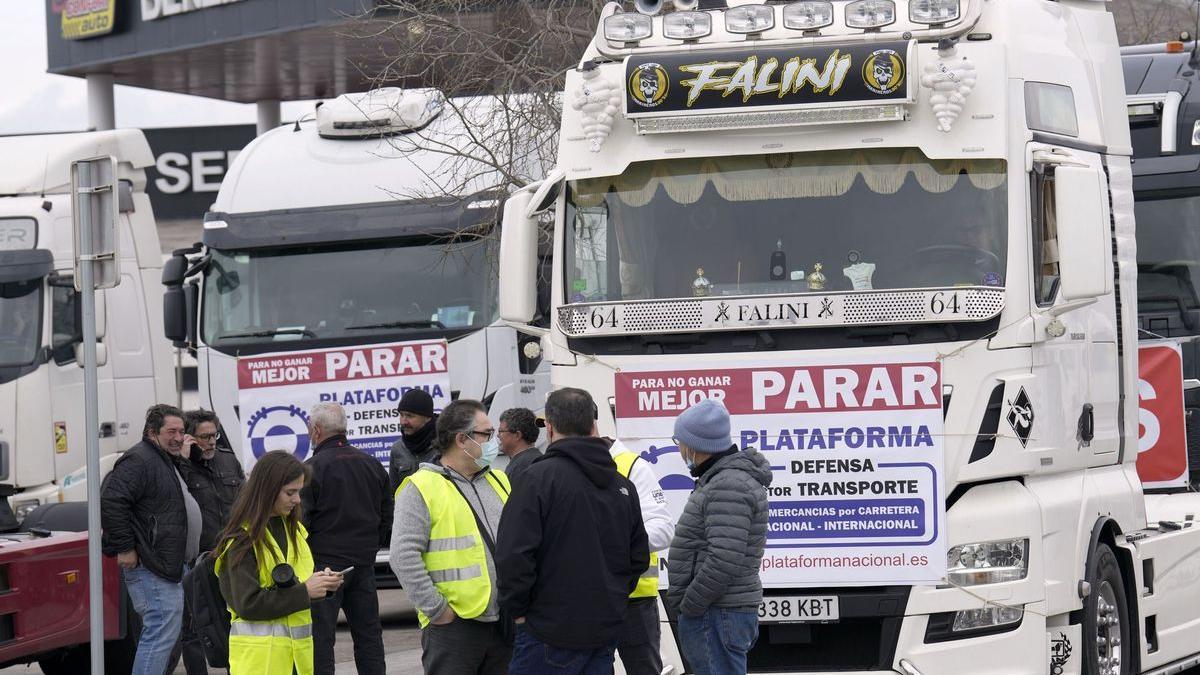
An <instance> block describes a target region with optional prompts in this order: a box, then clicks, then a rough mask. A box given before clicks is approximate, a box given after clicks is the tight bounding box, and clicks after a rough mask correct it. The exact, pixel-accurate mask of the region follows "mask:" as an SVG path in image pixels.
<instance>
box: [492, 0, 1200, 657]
mask: <svg viewBox="0 0 1200 675" xmlns="http://www.w3.org/2000/svg"><path fill="white" fill-rule="evenodd" d="M665 9H671V8H663V7H662V6H661V4H660V3H656V2H639V3H636V5H635V6H633V7H627V6H623V5H621V4H619V3H615V2H613V3H609V4H608V5H607V6H606V7H605V9H604V11H603V12H602V18H601V21H600V24H599V25H598V26H597V29H596V34H595V37H594V39H593V40H592V43H591V45H590V46H589V48H588V49H587V50H586V51H585V53H584V54H583V55H582V57H581V60H580V62H579V65H578V67H577V68H575V69H574V70H571V71H569V72H568V74H567V79H566V92H565V96H566V103H567V105H566V106H565V111H564V116H563V122H562V131H561V142H560V146H559V156H558V165H557V170H556V172H555V173H553V174H552V175H551V176H550V177H548V178H547V179H546V180H545V181H544V182H542V183H541V184H539V185H534V186H530V187H529V188H528V189H527V190H523V191H520V192H517V193H516V194H514V195H513V196H512V197H510V199H509V201H508V203H507V205H506V208H505V215H504V235H503V236H504V239H503V243H502V255H503V256H504V258H505V259H506V260H507V261H508V262H510V263H512V264H511V265H510V266H506V268H505V269H504V270H502V272H501V312H500V313H501V316H502V318H504V319H506V320H508V321H510V322H513V323H517V324H519V323H522V322H526V321H529V320H530V318H531V317H532V316H533V315H534V310H535V306H536V302H535V290H534V286H533V283H532V280H531V278H530V277H529V275H528V274H527V273H526V274H522V272H521V270H522V269H524V262H526V261H530V260H533V257H534V256H535V254H536V244H537V242H538V237H537V228H538V225H539V223H538V220H537V219H538V217H547V218H548V217H551V215H552V217H553V219H554V222H555V237H554V241H555V249H554V276H553V283H554V287H553V289H552V293H551V304H552V308H553V313H552V322H551V325H550V326H549V327H548V329H546V330H545V332H544V337H543V351H544V353H545V354H546V358H547V359H549V360H550V362H551V364H552V365H551V380H552V384H553V385H554V386H575V387H581V388H584V389H586V390H588V391H590V392H591V393H592V395H593V396H595V397H596V398H597V400H598V401H606V402H607V404H608V405H603V404H602V405H601V410H600V421H599V425H600V429H601V433H602V434H605V435H613V436H615V437H617V438H620V439H622V440H624V441H625V442H626V444H627V445H629V446H630V447H631V448H633V449H635V450H637V451H639V452H640V453H641V455H642V457H643V458H645V459H646V461H647V462H650V463H651V464H652V465H653V466H654V469H655V471H656V473H657V474H658V476H659V482H660V484H661V485H662V487H663V488H664V491H665V492H666V494H667V500H668V504H669V505H670V506H671V507H672V508H674V509H676V510H677V512H678V510H681V509H682V506H683V504H684V503H685V502H686V500H687V497H688V493H689V492H690V490H691V489H692V487H693V485H694V483H693V481H692V480H691V477H690V475H689V474H688V471H687V469H686V467H685V466H684V464H683V461H682V459H681V458H680V457H679V453H678V448H677V447H676V445H675V443H674V441H673V440H672V438H671V436H672V422H673V420H674V418H675V417H676V416H677V415H678V414H679V413H680V412H682V411H683V410H684V409H686V408H687V407H688V406H689V405H691V404H693V403H695V402H697V401H699V400H703V399H706V398H707V399H718V400H720V401H722V403H723V404H724V405H725V406H726V408H727V409H728V410H729V411H730V414H731V417H732V425H733V435H734V440H735V442H736V443H737V444H738V445H740V446H743V447H753V448H755V449H757V450H758V451H760V452H763V453H764V455H766V457H767V459H768V460H769V461H770V463H771V466H772V469H773V472H774V478H773V482H772V484H771V486H770V490H769V493H768V496H769V500H770V505H771V512H770V520H769V522H768V526H767V548H766V551H765V553H764V556H763V560H762V567H761V570H762V571H761V578H762V581H763V586H764V593H765V598H764V602H763V603H762V605H761V606H760V607H759V611H758V613H759V638H758V641H757V643H756V644H755V645H754V646H753V648H752V649H751V650H750V652H749V654H748V669H749V672H752V673H758V672H775V673H781V672H782V673H843V672H867V673H874V674H876V675H878V674H882V673H901V674H903V675H928V674H931V673H958V672H963V671H964V668H965V669H966V670H967V671H969V672H971V673H978V674H996V675H999V674H1000V673H1015V672H1019V673H1053V674H1055V675H1057V674H1059V673H1088V674H1089V675H1100V674H1101V673H1104V674H1109V673H1113V674H1117V675H1122V674H1125V673H1151V672H1153V673H1159V672H1175V670H1172V669H1179V668H1183V667H1186V666H1187V665H1191V664H1194V663H1196V658H1197V656H1196V652H1197V647H1196V644H1197V639H1200V624H1197V622H1196V621H1195V619H1194V611H1192V610H1190V609H1188V605H1189V604H1190V601H1185V600H1183V599H1182V598H1183V597H1194V594H1195V590H1196V589H1195V582H1194V581H1191V578H1192V576H1193V575H1189V574H1187V573H1186V572H1184V570H1185V569H1186V568H1187V567H1188V565H1189V563H1188V562H1187V561H1188V560H1189V559H1190V558H1192V557H1193V556H1195V555H1197V554H1200V537H1198V536H1197V533H1196V532H1195V531H1193V530H1192V528H1190V527H1187V526H1186V525H1185V523H1186V521H1187V520H1188V519H1189V518H1190V516H1189V515H1188V514H1193V515H1194V514H1195V512H1196V511H1197V510H1198V509H1197V507H1198V506H1200V505H1198V504H1197V503H1196V501H1195V499H1194V498H1193V497H1192V496H1191V495H1188V494H1179V495H1169V496H1168V497H1169V498H1170V499H1171V500H1172V501H1171V502H1170V505H1169V506H1167V505H1165V504H1159V505H1157V506H1156V511H1155V518H1154V519H1153V520H1148V518H1147V508H1148V507H1147V501H1146V499H1145V498H1144V494H1143V491H1142V487H1141V484H1140V482H1139V479H1138V475H1137V471H1136V469H1135V461H1136V458H1137V454H1138V453H1137V450H1138V429H1139V418H1138V408H1137V383H1138V375H1137V358H1136V354H1137V346H1138V343H1137V341H1138V338H1137V334H1138V325H1137V322H1138V316H1137V312H1136V311H1135V310H1134V308H1135V307H1136V306H1137V298H1138V295H1137V285H1138V270H1137V268H1136V264H1135V240H1134V237H1135V227H1134V213H1133V176H1132V171H1131V168H1130V155H1131V152H1132V148H1131V143H1130V135H1129V134H1130V132H1129V126H1128V117H1127V115H1126V109H1125V91H1124V87H1123V86H1122V82H1121V79H1120V77H1119V70H1118V68H1117V66H1118V60H1119V58H1120V53H1119V47H1118V44H1117V37H1116V31H1115V28H1114V25H1113V18H1112V15H1111V14H1109V13H1108V12H1107V11H1106V7H1105V3H1103V2H1097V1H1094V0H1062V1H1060V2H1052V1H1050V0H1005V2H984V1H981V0H911V1H907V2H906V1H904V0H896V1H893V0H855V1H854V2H838V3H832V2H823V1H816V0H807V1H798V2H791V3H782V4H775V3H766V4H762V3H758V2H746V1H742V0H730V1H729V2H719V1H718V2H702V3H700V4H699V7H696V6H695V4H693V3H689V2H677V3H675V7H674V8H673V9H674V11H664V10H665ZM664 582H665V580H664ZM661 617H662V621H663V624H662V628H663V630H662V635H663V654H664V659H665V661H666V662H667V663H669V664H670V665H671V667H672V668H673V669H674V672H689V671H690V666H689V664H688V663H687V660H686V658H685V657H686V655H685V654H681V653H680V652H679V650H678V649H677V647H676V645H677V641H676V639H675V634H674V631H675V629H676V617H674V616H673V613H672V610H671V609H670V606H669V605H668V604H664V607H663V611H662V612H661Z"/></svg>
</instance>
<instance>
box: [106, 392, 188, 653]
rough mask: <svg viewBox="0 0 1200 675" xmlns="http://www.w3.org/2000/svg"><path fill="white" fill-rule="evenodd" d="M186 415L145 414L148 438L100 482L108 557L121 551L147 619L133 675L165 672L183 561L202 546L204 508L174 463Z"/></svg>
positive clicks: (179, 607) (167, 410) (177, 620)
mask: <svg viewBox="0 0 1200 675" xmlns="http://www.w3.org/2000/svg"><path fill="white" fill-rule="evenodd" d="M183 428H184V427H183V413H182V412H180V411H179V409H178V408H175V407H173V406H169V405H156V406H152V407H151V408H150V410H148V411H147V412H146V426H145V429H144V430H143V438H142V442H141V443H138V444H137V445H135V446H133V447H132V448H130V449H128V450H126V451H125V453H124V454H123V455H122V456H121V458H120V459H118V460H117V463H116V464H115V465H114V466H113V469H112V471H111V472H109V474H108V476H106V477H105V478H104V482H103V484H102V485H101V488H100V524H101V526H102V527H103V528H104V534H103V539H102V542H103V544H102V545H103V548H104V553H105V555H110V556H116V557H117V565H118V566H120V568H121V576H122V577H123V578H124V580H125V586H126V588H127V589H128V590H129V599H130V600H131V601H132V603H133V608H134V610H135V611H137V613H138V614H139V615H141V617H142V634H141V637H140V638H139V640H138V648H137V656H136V657H135V658H134V663H133V672H134V675H143V674H147V675H151V674H152V675H160V674H161V673H163V672H164V671H165V670H166V668H167V663H168V661H169V659H170V656H171V649H172V647H174V646H175V642H176V640H177V639H178V638H179V629H180V627H181V625H182V623H183V586H182V585H181V584H180V581H181V580H182V578H183V568H184V564H185V563H186V562H188V561H191V560H193V559H195V557H196V555H197V554H198V552H199V548H200V529H201V518H200V507H199V506H198V505H197V504H196V500H195V499H193V498H192V496H191V494H189V493H188V491H187V489H186V486H185V485H184V484H183V478H182V477H181V476H180V475H179V471H178V469H177V468H176V464H177V463H178V462H180V461H182V459H181V458H180V457H179V455H180V452H181V451H182V450H183V435H184V433H183Z"/></svg>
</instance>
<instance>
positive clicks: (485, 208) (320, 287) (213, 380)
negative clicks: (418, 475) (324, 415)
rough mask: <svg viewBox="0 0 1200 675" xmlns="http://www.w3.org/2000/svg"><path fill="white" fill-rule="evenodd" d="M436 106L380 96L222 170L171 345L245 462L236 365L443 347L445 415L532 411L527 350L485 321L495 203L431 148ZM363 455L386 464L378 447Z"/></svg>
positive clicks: (178, 299) (443, 118)
mask: <svg viewBox="0 0 1200 675" xmlns="http://www.w3.org/2000/svg"><path fill="white" fill-rule="evenodd" d="M448 105H450V104H448V103H447V102H446V101H445V99H444V98H443V96H442V95H441V93H440V92H438V91H436V90H430V89H424V90H400V89H396V88H388V89H381V90H375V91H372V92H367V93H364V94H351V95H345V96H342V97H340V98H338V99H336V100H333V101H329V102H325V103H324V104H322V105H320V106H318V108H317V110H316V112H315V114H314V115H310V116H306V117H304V118H302V119H300V120H298V121H297V122H296V123H294V124H288V125H284V126H281V127H279V128H276V129H274V130H272V131H270V132H267V133H265V134H263V135H262V136H260V137H258V138H257V139H255V140H254V141H253V142H251V143H250V144H249V145H248V146H246V148H245V149H244V150H243V151H242V152H241V153H239V154H238V156H237V159H236V161H235V162H234V163H233V164H232V166H231V167H230V170H229V173H228V175H227V176H226V178H225V180H224V182H223V183H222V185H221V189H220V191H219V192H218V194H217V199H216V201H215V202H214V204H213V205H212V208H211V209H210V210H209V212H208V213H207V215H206V216H205V222H204V236H203V242H202V243H200V244H198V245H197V246H196V247H195V248H193V249H190V250H181V251H177V252H176V254H175V259H176V261H177V262H174V263H172V265H174V267H172V269H174V270H176V272H174V273H172V274H170V275H166V276H165V277H164V283H166V284H167V295H166V300H165V303H166V304H165V307H166V310H165V311H166V312H167V326H168V328H169V332H168V337H170V338H171V339H172V340H174V341H175V344H176V345H178V346H182V347H186V348H189V349H191V350H192V351H194V353H195V355H196V359H197V361H198V376H199V398H200V404H201V406H203V407H205V408H209V409H211V410H214V411H215V412H216V413H217V414H218V415H219V416H220V418H221V420H222V423H223V425H224V427H225V429H226V438H227V439H228V440H229V442H230V444H231V445H232V447H233V449H234V450H235V451H236V452H239V453H243V457H247V456H246V455H245V454H244V452H245V449H243V448H242V447H241V446H242V445H243V439H242V434H241V433H239V432H238V431H237V430H238V429H240V428H242V426H243V425H245V424H246V423H247V420H246V419H243V418H244V417H245V416H248V415H250V414H251V413H253V412H254V411H243V410H240V409H239V404H238V398H237V397H238V379H237V372H238V371H237V364H238V358H239V357H247V356H262V355H269V354H273V353H281V352H292V351H297V350H307V349H319V348H332V347H362V346H369V345H373V344H383V343H390V342H401V341H414V340H430V339H433V340H443V339H444V340H446V341H447V342H448V343H449V366H448V367H449V378H450V389H451V391H450V392H445V393H446V394H447V398H446V399H445V400H449V399H450V398H458V397H460V396H461V397H463V398H474V399H478V400H481V401H483V402H485V404H487V405H489V406H490V407H491V408H492V410H493V411H495V412H496V413H499V412H501V411H503V410H506V409H508V408H509V407H512V406H517V405H520V406H525V407H531V408H535V409H537V408H540V406H541V398H540V396H539V395H538V392H539V391H540V390H541V389H540V388H541V386H544V383H545V381H546V380H547V379H548V374H547V373H546V368H544V367H543V368H542V369H541V371H540V372H539V370H538V369H539V366H541V365H542V364H541V359H540V356H539V355H537V354H534V353H533V352H529V353H530V354H534V355H533V356H532V357H530V356H527V355H526V352H527V349H526V345H527V344H528V343H532V345H533V347H534V348H536V347H537V346H538V340H537V338H536V337H533V338H530V337H522V336H521V335H519V334H518V333H517V331H515V330H513V329H511V328H509V327H507V326H505V325H503V324H502V323H501V322H500V321H499V319H498V314H497V311H498V308H497V277H498V258H497V249H498V247H499V239H498V223H497V221H498V217H497V214H498V212H499V211H498V209H499V207H500V204H501V203H502V201H503V199H504V194H502V193H501V192H497V191H496V190H494V189H490V188H487V187H486V186H488V185H495V184H496V183H495V182H494V181H493V180H492V178H494V175H493V174H490V173H488V172H487V170H486V169H480V168H479V166H478V165H476V164H474V163H472V162H470V161H467V160H461V161H456V160H451V159H448V153H449V152H450V149H449V147H439V146H438V145H437V144H439V143H442V142H444V140H434V139H446V138H451V137H457V138H461V136H462V133H463V132H462V125H461V122H460V118H459V117H458V116H457V115H456V114H454V113H452V112H450V111H449V109H448V108H447V106H448ZM455 134H457V136H455ZM168 277H171V278H168ZM539 381H540V382H541V384H539ZM394 405H395V401H393V402H392V406H393V407H394ZM393 417H394V415H393ZM394 422H395V420H392V421H391V422H390V423H394ZM294 428H295V429H297V430H298V431H299V433H301V434H303V433H304V429H303V424H300V423H298V422H297V423H296V424H295V426H294ZM398 435H399V431H398V430H397V431H395V433H393V434H392V436H398ZM389 444H390V442H389ZM364 449H366V448H364ZM370 450H372V451H373V454H375V455H376V456H378V457H379V458H380V459H381V460H383V461H384V462H386V461H387V457H386V455H387V447H386V446H382V447H381V448H371V449H370ZM249 463H252V459H247V464H249Z"/></svg>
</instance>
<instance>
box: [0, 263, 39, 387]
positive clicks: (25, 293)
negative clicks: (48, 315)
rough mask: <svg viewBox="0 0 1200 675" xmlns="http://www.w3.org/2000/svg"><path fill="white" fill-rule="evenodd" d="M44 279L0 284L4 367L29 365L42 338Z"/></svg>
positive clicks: (1, 364)
mask: <svg viewBox="0 0 1200 675" xmlns="http://www.w3.org/2000/svg"><path fill="white" fill-rule="evenodd" d="M41 317H42V280H41V279H30V280H28V281H12V282H8V283H3V284H0V367H12V366H28V365H31V364H32V363H33V362H34V361H35V360H37V357H38V350H39V348H40V347H41V341H42V332H41V324H42V319H41Z"/></svg>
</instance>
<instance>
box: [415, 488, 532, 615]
mask: <svg viewBox="0 0 1200 675" xmlns="http://www.w3.org/2000/svg"><path fill="white" fill-rule="evenodd" d="M484 479H485V480H486V481H487V483H488V485H490V486H492V489H493V490H495V491H496V494H497V495H498V496H499V497H500V501H501V502H503V503H507V502H508V493H509V492H511V491H512V488H511V486H510V485H509V482H508V476H505V475H504V473H503V472H501V471H488V472H487V473H486V474H485V475H484ZM450 480H451V479H450V478H447V477H446V476H445V475H444V474H442V473H440V472H438V471H431V470H429V469H421V470H419V471H417V472H416V473H414V474H412V475H411V476H409V477H407V478H405V479H404V482H402V483H401V484H400V488H399V489H398V490H397V491H396V494H397V495H398V494H399V493H400V490H403V489H404V486H405V485H407V484H409V483H412V484H413V485H414V486H416V488H417V491H418V492H420V493H421V499H423V500H425V508H427V509H428V510H429V523H430V525H429V548H428V550H426V551H425V552H424V553H422V554H421V560H423V561H424V562H425V571H426V572H428V573H429V578H430V579H432V580H433V585H434V587H435V588H437V590H438V593H441V594H442V597H444V598H446V602H448V603H450V608H451V609H453V610H454V613H455V614H457V615H458V616H460V617H462V618H464V619H474V618H475V617H477V616H479V615H480V614H483V612H484V610H486V609H487V606H488V602H489V601H490V600H491V598H492V580H491V578H490V577H489V576H488V568H487V554H486V553H485V544H484V543H483V537H482V536H481V535H480V533H479V525H478V524H477V523H476V522H475V516H474V514H473V513H472V511H471V506H470V504H468V503H467V500H466V499H465V498H463V496H462V494H461V493H460V492H459V491H458V488H457V487H455V486H454V484H452V483H451V482H450ZM417 621H418V622H419V623H420V624H421V628H424V627H425V626H427V625H429V617H427V616H425V614H424V613H422V612H421V611H420V610H417Z"/></svg>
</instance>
